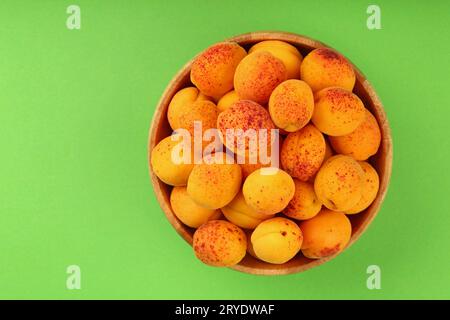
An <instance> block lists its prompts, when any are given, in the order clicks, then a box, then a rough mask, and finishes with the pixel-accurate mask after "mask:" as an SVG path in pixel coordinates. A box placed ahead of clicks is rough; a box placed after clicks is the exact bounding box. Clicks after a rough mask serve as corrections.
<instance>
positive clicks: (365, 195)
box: [345, 161, 380, 214]
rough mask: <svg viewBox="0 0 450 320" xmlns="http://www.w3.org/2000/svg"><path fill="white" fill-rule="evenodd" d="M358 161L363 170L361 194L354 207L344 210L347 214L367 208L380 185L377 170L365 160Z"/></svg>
mask: <svg viewBox="0 0 450 320" xmlns="http://www.w3.org/2000/svg"><path fill="white" fill-rule="evenodd" d="M358 163H359V165H360V166H361V168H362V169H363V171H364V179H363V187H362V196H361V199H360V200H359V202H358V203H357V204H356V205H355V206H354V207H352V208H351V209H349V210H347V211H346V212H345V213H347V214H355V213H359V212H361V211H363V210H365V209H367V208H368V207H369V206H370V205H371V203H372V202H373V200H375V198H376V196H377V193H378V188H379V186H380V179H379V178H378V173H377V171H376V170H375V169H374V168H373V167H372V166H371V165H370V164H369V163H367V162H363V161H360V162H358Z"/></svg>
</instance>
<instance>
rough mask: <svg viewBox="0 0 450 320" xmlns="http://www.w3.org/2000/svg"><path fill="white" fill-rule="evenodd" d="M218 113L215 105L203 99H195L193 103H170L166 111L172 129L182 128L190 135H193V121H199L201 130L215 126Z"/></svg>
mask: <svg viewBox="0 0 450 320" xmlns="http://www.w3.org/2000/svg"><path fill="white" fill-rule="evenodd" d="M180 100H181V99H180ZM172 101H173V100H172ZM218 114H219V110H218V109H217V107H216V105H215V104H214V103H213V102H211V101H209V100H204V99H200V100H199V99H197V100H196V101H194V102H193V103H171V104H170V105H169V109H168V113H167V115H168V118H169V123H170V126H171V127H172V129H174V130H177V129H181V128H183V129H186V130H188V131H189V132H190V133H191V135H194V121H199V122H201V125H202V130H203V131H205V130H208V129H211V128H215V127H216V123H217V115H218Z"/></svg>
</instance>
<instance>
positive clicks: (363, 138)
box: [330, 109, 381, 160]
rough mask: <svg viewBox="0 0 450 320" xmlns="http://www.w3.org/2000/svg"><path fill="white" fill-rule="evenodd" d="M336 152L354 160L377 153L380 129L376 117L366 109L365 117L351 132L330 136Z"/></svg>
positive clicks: (366, 157) (363, 158)
mask: <svg viewBox="0 0 450 320" xmlns="http://www.w3.org/2000/svg"><path fill="white" fill-rule="evenodd" d="M330 142H331V145H332V146H333V149H334V150H336V152H338V153H341V154H346V155H349V156H352V157H353V158H355V159H356V160H367V159H368V158H369V157H371V156H373V155H374V154H376V153H377V151H378V148H379V147H380V143H381V131H380V127H379V126H378V122H377V119H375V117H374V116H373V115H372V114H371V113H370V111H369V110H367V109H366V117H365V119H364V120H363V122H361V124H360V125H359V126H358V127H357V128H356V129H355V130H354V131H353V132H351V133H349V134H347V135H344V136H339V137H330Z"/></svg>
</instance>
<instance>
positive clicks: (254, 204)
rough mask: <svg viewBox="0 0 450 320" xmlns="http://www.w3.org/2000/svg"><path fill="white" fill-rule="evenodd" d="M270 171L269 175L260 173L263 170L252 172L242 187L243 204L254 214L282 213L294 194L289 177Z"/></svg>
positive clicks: (274, 170)
mask: <svg viewBox="0 0 450 320" xmlns="http://www.w3.org/2000/svg"><path fill="white" fill-rule="evenodd" d="M265 169H269V168H265ZM270 169H271V170H272V169H273V170H272V171H271V172H270V173H264V172H262V170H263V169H258V170H256V171H254V172H252V173H251V174H250V175H249V176H248V177H247V179H245V181H244V185H243V187H242V193H243V194H244V198H245V202H246V203H247V204H248V205H249V206H250V207H251V208H252V209H253V210H255V211H256V212H258V213H260V214H266V215H272V214H275V213H278V212H280V211H282V210H283V209H284V208H285V207H286V206H287V205H288V204H289V201H291V199H292V197H293V196H294V192H295V184H294V181H293V180H292V178H291V176H290V175H288V174H287V173H286V172H284V171H283V170H281V169H278V168H270Z"/></svg>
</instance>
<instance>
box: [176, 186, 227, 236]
mask: <svg viewBox="0 0 450 320" xmlns="http://www.w3.org/2000/svg"><path fill="white" fill-rule="evenodd" d="M170 205H171V207H172V210H173V212H174V213H175V215H176V216H177V218H178V219H180V221H181V222H183V223H184V224H185V225H187V226H188V227H191V228H198V227H200V226H201V225H202V224H204V223H205V222H206V221H208V220H216V219H219V217H220V215H221V212H220V210H213V209H207V208H204V207H201V206H199V205H198V204H197V203H195V202H194V201H193V200H192V199H191V197H189V195H188V194H187V190H186V187H174V188H173V189H172V192H171V194H170Z"/></svg>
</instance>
